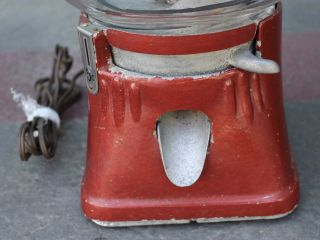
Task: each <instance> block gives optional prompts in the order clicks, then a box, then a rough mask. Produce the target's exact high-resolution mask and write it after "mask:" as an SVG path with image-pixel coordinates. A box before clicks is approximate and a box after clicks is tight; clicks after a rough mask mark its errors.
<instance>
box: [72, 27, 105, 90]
mask: <svg viewBox="0 0 320 240" xmlns="http://www.w3.org/2000/svg"><path fill="white" fill-rule="evenodd" d="M77 30H78V35H79V41H80V47H81V52H82V60H83V65H84V72H85V75H86V83H87V87H88V90H89V92H90V93H91V94H94V95H95V94H97V93H98V91H99V83H98V73H97V66H96V51H95V47H94V44H93V39H94V37H95V36H96V35H97V33H98V32H99V31H101V30H102V29H99V28H98V27H97V26H96V25H93V24H91V23H85V24H81V25H80V26H78V27H77Z"/></svg>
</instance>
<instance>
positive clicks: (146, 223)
mask: <svg viewBox="0 0 320 240" xmlns="http://www.w3.org/2000/svg"><path fill="white" fill-rule="evenodd" d="M297 207H298V205H296V206H295V207H294V208H293V209H292V210H290V211H289V212H286V213H282V214H278V215H272V216H254V217H226V218H224V217H217V218H198V219H189V220H175V219H171V220H141V221H119V222H108V221H99V220H93V219H92V221H93V222H94V223H96V224H98V225H99V226H102V227H136V226H151V225H169V224H170V225H172V224H187V223H191V222H196V223H218V222H235V221H253V220H271V219H278V218H283V217H286V216H288V215H290V214H291V213H292V212H294V210H295V209H296V208H297Z"/></svg>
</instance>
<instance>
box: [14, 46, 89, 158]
mask: <svg viewBox="0 0 320 240" xmlns="http://www.w3.org/2000/svg"><path fill="white" fill-rule="evenodd" d="M72 64H73V58H72V57H71V56H70V55H69V51H68V48H66V47H62V46H59V45H57V46H56V49H55V58H54V62H53V70H52V74H51V77H48V78H42V79H39V80H38V81H36V83H35V86H34V88H35V91H36V100H37V102H38V104H40V105H43V106H48V107H50V108H52V109H54V110H55V111H56V112H57V113H58V114H59V115H61V114H62V113H63V112H64V111H65V110H67V109H68V108H69V107H70V106H71V105H72V104H73V103H75V102H76V101H77V100H78V99H79V98H80V97H81V89H80V87H79V86H77V85H76V81H77V80H78V79H79V77H80V76H81V75H82V74H83V70H81V71H79V72H78V73H76V74H75V75H74V76H73V78H72V79H68V78H67V74H68V72H69V71H70V69H71V67H72ZM58 133H59V131H58V127H57V126H56V124H55V123H54V122H52V121H50V120H46V119H43V118H40V117H37V118H34V119H33V120H32V121H31V122H25V123H24V124H22V126H21V128H20V132H19V155H20V159H21V160H23V161H27V160H28V159H29V158H30V157H31V156H32V155H43V156H44V157H45V158H47V159H50V158H52V157H53V156H54V154H55V151H56V148H57V141H58Z"/></svg>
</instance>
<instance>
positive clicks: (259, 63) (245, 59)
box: [229, 49, 280, 74]
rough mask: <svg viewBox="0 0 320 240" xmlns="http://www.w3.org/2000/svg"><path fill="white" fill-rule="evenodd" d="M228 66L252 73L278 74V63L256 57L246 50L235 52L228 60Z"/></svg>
mask: <svg viewBox="0 0 320 240" xmlns="http://www.w3.org/2000/svg"><path fill="white" fill-rule="evenodd" d="M229 64H230V65H232V66H234V67H237V68H240V69H242V70H245V71H248V72H254V73H264V74H274V73H279V72H280V66H279V64H278V63H276V62H275V61H272V60H268V59H263V58H260V57H257V56H255V55H254V54H253V53H252V52H250V51H249V50H248V49H246V50H244V49H241V50H238V51H237V52H235V53H234V55H233V56H232V57H231V58H230V60H229Z"/></svg>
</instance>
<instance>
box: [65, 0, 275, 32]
mask: <svg viewBox="0 0 320 240" xmlns="http://www.w3.org/2000/svg"><path fill="white" fill-rule="evenodd" d="M67 1H68V2H70V3H71V4H72V5H74V6H76V7H77V8H79V9H80V10H81V11H83V12H85V13H87V14H88V16H89V19H90V20H91V22H93V23H96V24H101V25H105V26H107V27H109V28H115V29H125V30H127V31H133V32H148V33H152V34H157V33H158V34H166V33H167V34H170V33H174V34H188V33H194V34H195V33H205V32H219V31H224V30H227V29H234V28H237V27H241V26H244V25H248V24H251V23H253V22H257V21H260V20H261V19H263V18H264V17H266V16H268V15H270V11H272V8H274V5H275V4H276V3H277V2H279V0H67Z"/></svg>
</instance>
